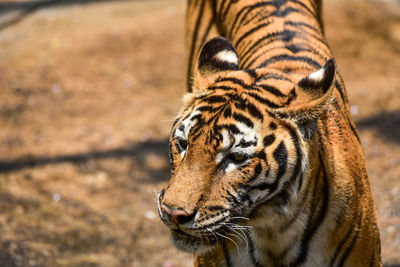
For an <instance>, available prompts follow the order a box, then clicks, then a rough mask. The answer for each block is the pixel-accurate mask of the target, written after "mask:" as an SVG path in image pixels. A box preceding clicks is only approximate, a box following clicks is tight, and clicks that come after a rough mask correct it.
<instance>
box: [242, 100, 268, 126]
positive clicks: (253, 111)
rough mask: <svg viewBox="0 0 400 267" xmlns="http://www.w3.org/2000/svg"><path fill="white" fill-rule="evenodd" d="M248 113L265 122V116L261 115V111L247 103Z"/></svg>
mask: <svg viewBox="0 0 400 267" xmlns="http://www.w3.org/2000/svg"><path fill="white" fill-rule="evenodd" d="M245 106H246V109H247V111H248V112H249V113H250V115H251V116H253V117H255V118H257V119H259V120H261V121H263V120H264V115H263V114H262V113H261V111H260V110H259V109H258V108H257V107H256V106H255V105H253V104H252V103H251V102H249V101H246V103H245Z"/></svg>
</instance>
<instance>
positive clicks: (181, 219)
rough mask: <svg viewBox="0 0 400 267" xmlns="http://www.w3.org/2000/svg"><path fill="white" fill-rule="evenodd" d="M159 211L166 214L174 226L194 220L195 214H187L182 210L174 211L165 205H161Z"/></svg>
mask: <svg viewBox="0 0 400 267" xmlns="http://www.w3.org/2000/svg"><path fill="white" fill-rule="evenodd" d="M161 210H162V211H163V212H164V213H166V214H167V215H168V217H169V219H170V221H172V222H174V223H176V224H184V223H187V222H189V221H191V220H192V219H193V218H194V215H195V213H193V214H189V213H187V212H186V211H184V210H183V209H176V208H174V207H170V206H168V205H166V204H162V205H161Z"/></svg>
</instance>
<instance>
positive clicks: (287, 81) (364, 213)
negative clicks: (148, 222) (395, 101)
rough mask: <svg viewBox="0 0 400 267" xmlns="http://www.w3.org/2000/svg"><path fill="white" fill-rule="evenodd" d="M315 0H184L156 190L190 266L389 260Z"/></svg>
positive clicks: (161, 211)
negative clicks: (160, 185)
mask: <svg viewBox="0 0 400 267" xmlns="http://www.w3.org/2000/svg"><path fill="white" fill-rule="evenodd" d="M321 9H322V3H321V1H319V0H188V2H187V15H186V48H187V51H188V52H187V66H188V67H187V76H188V83H187V87H188V88H187V92H186V94H185V95H184V96H183V107H182V109H181V111H180V113H179V115H178V116H177V118H176V120H175V121H174V122H173V125H172V130H171V134H170V141H169V151H170V152H169V154H170V165H171V178H170V180H169V182H168V184H167V185H166V187H165V188H164V189H162V190H161V191H160V192H159V194H158V196H157V210H158V215H159V217H160V219H161V221H162V222H163V223H164V224H165V225H166V226H167V227H168V228H169V230H170V232H171V240H172V243H173V244H174V245H175V246H176V247H177V248H178V249H179V250H181V251H185V252H189V253H192V254H193V255H194V266H255V267H260V266H311V267H313V266H363V267H364V266H382V261H381V245H380V236H379V229H378V226H377V219H376V210H375V205H374V200H373V197H372V194H371V189H370V185H369V181H368V173H367V169H366V163H365V158H364V155H363V150H362V147H361V143H360V138H359V136H358V133H357V130H356V128H355V124H354V122H353V121H352V118H351V114H350V110H349V101H348V97H347V93H346V90H345V85H344V82H343V79H342V77H341V76H340V75H339V73H338V70H337V64H336V62H335V60H334V58H333V54H332V51H331V49H330V48H329V46H328V44H327V42H326V38H325V34H324V29H323V23H322V19H321Z"/></svg>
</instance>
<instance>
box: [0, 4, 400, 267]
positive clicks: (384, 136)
mask: <svg viewBox="0 0 400 267" xmlns="http://www.w3.org/2000/svg"><path fill="white" fill-rule="evenodd" d="M184 10H185V1H183V0H168V1H167V0H160V1H156V0H152V1H149V0H147V1H143V0H142V1H98V2H96V1H83V0H71V1H59V4H55V5H53V4H52V3H51V2H49V1H43V0H41V1H30V2H29V3H27V2H24V1H9V2H4V1H3V2H2V1H0V265H1V266H165V267H167V266H168V267H172V266H174V267H177V266H190V264H191V261H192V258H191V256H190V255H187V254H184V253H181V252H178V251H177V250H176V249H175V248H174V247H173V246H172V245H171V243H170V241H169V234H168V231H167V229H166V228H165V227H164V226H163V225H162V224H161V222H160V221H159V219H158V217H157V215H156V210H155V195H154V191H155V190H159V189H161V188H162V187H163V186H164V185H165V184H166V181H167V179H168V177H169V167H168V160H167V136H168V132H169V129H170V126H171V124H172V122H171V120H172V119H173V118H174V116H175V114H176V113H177V111H178V110H179V108H180V98H181V96H182V94H183V92H184V91H185V80H184V77H185V75H184V74H185V71H184V47H183V29H184V23H183V18H184ZM324 19H325V26H326V34H327V38H328V41H329V44H330V45H331V48H332V50H333V51H334V54H335V57H336V59H337V62H338V66H339V71H340V72H341V73H342V75H343V76H344V79H345V82H346V85H347V90H348V92H349V98H350V102H351V110H352V113H353V116H354V119H355V121H356V124H357V126H358V129H359V132H360V136H361V141H362V144H363V147H364V150H365V155H366V158H367V164H368V171H369V174H370V181H371V186H372V190H373V193H374V196H375V200H376V205H377V213H378V220H379V227H380V232H381V237H382V255H383V259H384V262H385V266H387V267H389V266H391V267H394V266H400V75H399V74H400V73H399V70H400V3H399V2H398V1H397V2H396V1H390V0H386V1H371V0H352V1H347V0H329V1H328V0H327V1H325V6H324Z"/></svg>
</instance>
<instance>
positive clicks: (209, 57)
mask: <svg viewBox="0 0 400 267" xmlns="http://www.w3.org/2000/svg"><path fill="white" fill-rule="evenodd" d="M238 69H239V57H238V54H237V52H236V50H235V48H234V47H233V45H232V43H231V42H230V41H229V40H228V39H225V38H223V37H215V38H213V39H211V40H209V41H208V42H206V43H205V44H204V45H203V47H202V48H201V50H200V54H199V57H198V59H197V62H196V66H195V71H194V77H193V78H194V85H196V84H199V83H201V82H204V81H207V80H210V78H211V77H215V74H217V73H219V72H222V71H229V70H238ZM196 87H198V86H195V88H196Z"/></svg>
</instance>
